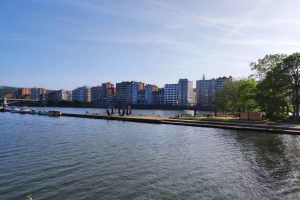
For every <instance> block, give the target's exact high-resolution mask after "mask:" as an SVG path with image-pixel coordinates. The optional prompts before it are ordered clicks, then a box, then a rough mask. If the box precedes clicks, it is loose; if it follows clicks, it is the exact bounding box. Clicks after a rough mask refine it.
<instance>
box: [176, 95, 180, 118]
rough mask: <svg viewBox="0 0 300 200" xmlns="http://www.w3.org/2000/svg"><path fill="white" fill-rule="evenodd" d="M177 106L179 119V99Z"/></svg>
mask: <svg viewBox="0 0 300 200" xmlns="http://www.w3.org/2000/svg"><path fill="white" fill-rule="evenodd" d="M176 105H177V114H178V117H179V101H178V99H177V101H176Z"/></svg>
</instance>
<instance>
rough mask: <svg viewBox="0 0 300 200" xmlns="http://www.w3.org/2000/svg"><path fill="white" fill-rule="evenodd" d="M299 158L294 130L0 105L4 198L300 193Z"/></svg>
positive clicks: (219, 196) (256, 196) (0, 185)
mask: <svg viewBox="0 0 300 200" xmlns="http://www.w3.org/2000/svg"><path fill="white" fill-rule="evenodd" d="M70 111H72V109H71V110H70ZM73 111H74V109H73ZM81 111H83V110H81ZM149 112H151V113H155V114H160V115H168V114H166V113H164V112H165V111H149ZM172 112H174V111H172ZM151 113H150V114H151ZM141 114H143V113H141ZM147 114H149V113H147ZM299 166H300V136H295V135H279V134H269V133H262V132H247V131H235V130H223V129H214V128H201V127H188V126H174V125H159V124H145V123H134V122H121V121H107V120H96V119H82V118H70V117H58V118H55V117H47V116H38V115H21V114H14V113H0V199H3V200H13V199H25V197H26V196H27V195H28V194H31V195H32V197H33V200H37V199H49V200H50V199H51V200H53V199H64V200H65V199H70V200H71V199H72V200H73V199H76V200H77V199H300V167H299Z"/></svg>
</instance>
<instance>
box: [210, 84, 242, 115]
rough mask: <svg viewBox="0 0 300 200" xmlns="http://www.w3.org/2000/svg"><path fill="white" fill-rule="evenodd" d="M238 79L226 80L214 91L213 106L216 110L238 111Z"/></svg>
mask: <svg viewBox="0 0 300 200" xmlns="http://www.w3.org/2000/svg"><path fill="white" fill-rule="evenodd" d="M238 92H239V81H226V82H225V83H224V84H223V86H222V88H221V89H220V90H219V91H217V92H216V94H215V95H216V97H215V100H216V102H215V106H216V110H217V111H221V112H233V113H235V112H238Z"/></svg>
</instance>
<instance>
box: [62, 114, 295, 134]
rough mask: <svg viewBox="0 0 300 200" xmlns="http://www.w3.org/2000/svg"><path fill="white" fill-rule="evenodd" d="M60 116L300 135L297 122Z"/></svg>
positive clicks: (83, 115)
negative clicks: (272, 122)
mask: <svg viewBox="0 0 300 200" xmlns="http://www.w3.org/2000/svg"><path fill="white" fill-rule="evenodd" d="M62 116H65V117H77V118H90V119H104V120H117V121H129V122H139V123H155V124H170V125H181V126H195V127H207V128H221V129H231V130H246V131H260V132H269V133H277V134H294V135H300V125H297V124H259V123H243V122H221V121H198V120H183V119H174V118H172V117H161V116H139V115H136V116H107V115H86V114H71V113H62Z"/></svg>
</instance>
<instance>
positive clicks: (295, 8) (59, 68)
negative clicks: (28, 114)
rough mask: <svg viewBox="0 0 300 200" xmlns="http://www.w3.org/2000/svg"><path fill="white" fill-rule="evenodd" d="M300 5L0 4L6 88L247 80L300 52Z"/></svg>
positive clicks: (223, 1) (254, 1) (31, 0)
mask: <svg viewBox="0 0 300 200" xmlns="http://www.w3.org/2000/svg"><path fill="white" fill-rule="evenodd" d="M299 7H300V1H299V0H251V1H244V0H210V1H207V0H186V1H182V0H1V1H0V27H1V28H0V70H1V71H0V73H1V78H0V85H2V86H3V85H5V86H17V87H45V88H48V89H74V88H76V87H79V86H83V85H88V86H95V85H99V84H101V83H103V82H107V81H111V82H113V83H116V82H121V81H132V80H134V81H143V82H145V83H149V84H157V85H158V86H160V87H163V85H164V84H165V83H177V82H178V79H179V78H188V79H190V80H192V81H194V85H195V81H196V80H199V79H202V76H203V74H205V76H206V78H207V79H209V78H217V77H219V76H229V75H231V76H233V77H234V78H244V77H248V76H249V75H250V74H251V73H252V72H251V70H250V67H249V63H250V62H253V61H257V59H259V58H262V57H264V56H265V55H266V54H274V53H286V54H290V53H294V52H297V51H298V52H299V50H300V12H299Z"/></svg>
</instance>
